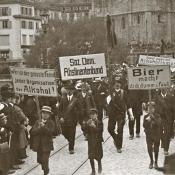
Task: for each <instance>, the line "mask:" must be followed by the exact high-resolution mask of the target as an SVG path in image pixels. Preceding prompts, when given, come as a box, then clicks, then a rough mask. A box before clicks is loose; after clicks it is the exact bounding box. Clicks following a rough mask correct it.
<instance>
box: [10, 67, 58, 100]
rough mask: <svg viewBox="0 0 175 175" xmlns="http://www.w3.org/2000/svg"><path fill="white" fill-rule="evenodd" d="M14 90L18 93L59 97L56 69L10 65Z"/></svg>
mask: <svg viewBox="0 0 175 175" xmlns="http://www.w3.org/2000/svg"><path fill="white" fill-rule="evenodd" d="M10 73H11V76H12V80H13V84H14V90H15V93H17V94H24V95H33V96H49V97H57V85H56V78H55V71H54V70H53V69H33V68H21V67H10Z"/></svg>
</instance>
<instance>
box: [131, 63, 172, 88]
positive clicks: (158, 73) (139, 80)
mask: <svg viewBox="0 0 175 175" xmlns="http://www.w3.org/2000/svg"><path fill="white" fill-rule="evenodd" d="M170 86H171V73H170V66H142V67H134V68H133V67H132V68H128V88H129V89H145V90H146V89H161V88H169V87H170Z"/></svg>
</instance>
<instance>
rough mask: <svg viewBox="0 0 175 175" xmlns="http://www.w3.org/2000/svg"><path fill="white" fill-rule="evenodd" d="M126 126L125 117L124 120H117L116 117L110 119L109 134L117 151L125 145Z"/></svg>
mask: <svg viewBox="0 0 175 175" xmlns="http://www.w3.org/2000/svg"><path fill="white" fill-rule="evenodd" d="M116 124H117V133H116V132H115V127H116ZM124 124H125V117H123V119H120V120H117V119H115V118H114V117H109V121H108V132H109V134H110V135H111V136H112V138H113V139H114V142H115V144H116V147H117V149H121V148H122V145H123V127H124Z"/></svg>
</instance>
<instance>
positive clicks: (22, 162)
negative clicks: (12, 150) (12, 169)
mask: <svg viewBox="0 0 175 175" xmlns="http://www.w3.org/2000/svg"><path fill="white" fill-rule="evenodd" d="M24 163H25V161H23V160H17V161H16V162H15V165H21V164H24Z"/></svg>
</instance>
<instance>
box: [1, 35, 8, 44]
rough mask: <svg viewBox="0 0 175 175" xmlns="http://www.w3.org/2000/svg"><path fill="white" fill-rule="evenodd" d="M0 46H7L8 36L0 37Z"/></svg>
mask: <svg viewBox="0 0 175 175" xmlns="http://www.w3.org/2000/svg"><path fill="white" fill-rule="evenodd" d="M0 46H9V35H0Z"/></svg>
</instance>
